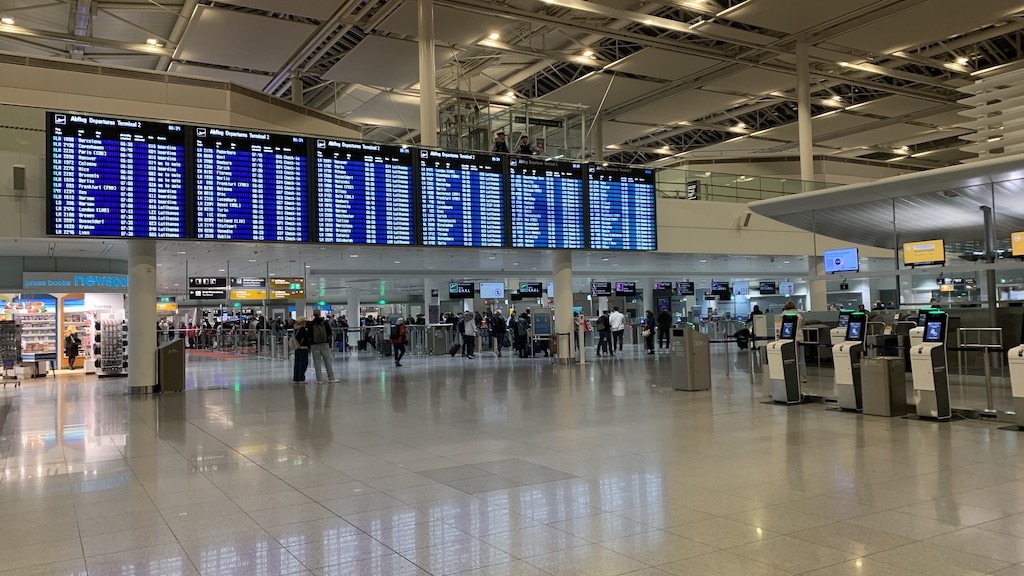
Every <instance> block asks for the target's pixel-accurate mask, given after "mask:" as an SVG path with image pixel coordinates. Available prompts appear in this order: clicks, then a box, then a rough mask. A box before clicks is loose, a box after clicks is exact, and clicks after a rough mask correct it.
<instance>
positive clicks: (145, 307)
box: [128, 240, 157, 394]
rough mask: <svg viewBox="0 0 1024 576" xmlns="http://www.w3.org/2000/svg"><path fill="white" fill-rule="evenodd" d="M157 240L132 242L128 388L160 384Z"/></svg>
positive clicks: (136, 390) (140, 390) (150, 389)
mask: <svg viewBox="0 0 1024 576" xmlns="http://www.w3.org/2000/svg"><path fill="white" fill-rule="evenodd" d="M156 322H157V318H156V241H154V240H129V241H128V387H129V389H130V391H131V393H132V394H147V393H150V392H153V390H154V387H155V386H156Z"/></svg>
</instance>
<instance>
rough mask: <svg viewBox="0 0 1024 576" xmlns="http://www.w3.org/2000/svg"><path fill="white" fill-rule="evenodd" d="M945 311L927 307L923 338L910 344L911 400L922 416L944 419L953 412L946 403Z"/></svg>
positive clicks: (947, 390) (947, 392) (918, 413)
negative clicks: (916, 342) (912, 386)
mask: <svg viewBox="0 0 1024 576" xmlns="http://www.w3.org/2000/svg"><path fill="white" fill-rule="evenodd" d="M948 318H949V317H948V316H946V314H945V312H941V311H938V310H931V311H929V312H928V313H927V314H926V315H925V318H924V320H923V322H924V326H922V328H923V329H924V335H923V336H922V342H921V343H920V344H915V345H913V346H911V347H910V364H911V372H912V373H913V377H914V400H915V402H916V404H917V415H918V416H920V417H922V418H935V419H937V420H947V419H949V417H950V416H951V415H952V412H951V410H950V407H949V379H948V374H947V370H946V323H947V320H948Z"/></svg>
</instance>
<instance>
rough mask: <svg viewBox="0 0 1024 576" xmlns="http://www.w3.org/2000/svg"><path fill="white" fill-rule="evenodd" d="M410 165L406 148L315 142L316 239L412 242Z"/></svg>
mask: <svg viewBox="0 0 1024 576" xmlns="http://www.w3.org/2000/svg"><path fill="white" fill-rule="evenodd" d="M412 164H413V151H412V150H410V149H409V148H404V147H398V146H382V145H380V144H371V143H368V142H346V141H341V140H326V139H318V140H316V179H317V193H316V208H317V225H318V231H317V240H319V241H320V242H338V243H342V244H388V245H402V246H407V245H411V244H413V243H415V241H416V234H415V222H414V220H413V211H414V205H413V179H412Z"/></svg>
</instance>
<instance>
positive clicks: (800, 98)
mask: <svg viewBox="0 0 1024 576" xmlns="http://www.w3.org/2000/svg"><path fill="white" fill-rule="evenodd" d="M796 106H797V125H798V127H799V134H800V179H801V180H803V181H804V182H810V181H811V180H814V132H813V130H812V128H811V70H810V60H809V58H808V56H807V42H798V43H797V45H796ZM804 191H805V192H806V191H807V190H804Z"/></svg>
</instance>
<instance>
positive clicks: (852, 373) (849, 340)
mask: <svg viewBox="0 0 1024 576" xmlns="http://www.w3.org/2000/svg"><path fill="white" fill-rule="evenodd" d="M845 320H846V321H845V322H843V318H842V316H840V324H845V325H846V326H845V332H846V333H845V334H844V336H843V341H842V342H840V343H838V344H835V345H834V346H832V361H833V362H834V363H835V378H836V393H837V395H838V397H839V398H838V404H839V409H840V410H858V411H859V410H862V409H863V408H864V402H863V400H862V394H861V373H860V362H861V358H863V356H864V333H865V326H866V325H867V322H868V317H867V314H864V313H861V312H855V313H852V314H848V315H847V316H846V319H845ZM833 332H834V330H833Z"/></svg>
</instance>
